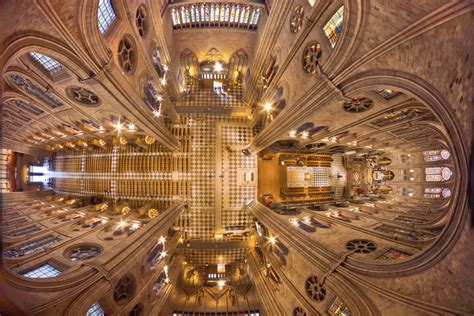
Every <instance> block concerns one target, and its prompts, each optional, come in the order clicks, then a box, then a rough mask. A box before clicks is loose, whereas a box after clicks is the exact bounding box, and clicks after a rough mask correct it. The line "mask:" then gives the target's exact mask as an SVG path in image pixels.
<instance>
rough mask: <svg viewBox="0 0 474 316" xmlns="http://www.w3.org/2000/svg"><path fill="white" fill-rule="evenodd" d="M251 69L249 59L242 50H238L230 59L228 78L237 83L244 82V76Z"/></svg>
mask: <svg viewBox="0 0 474 316" xmlns="http://www.w3.org/2000/svg"><path fill="white" fill-rule="evenodd" d="M248 67H249V58H248V55H247V53H246V52H245V50H243V49H242V48H240V49H238V50H236V51H235V52H234V53H233V54H232V55H231V56H230V58H229V75H228V78H229V79H230V80H231V81H235V82H240V83H243V82H244V76H245V73H246V72H247V69H248Z"/></svg>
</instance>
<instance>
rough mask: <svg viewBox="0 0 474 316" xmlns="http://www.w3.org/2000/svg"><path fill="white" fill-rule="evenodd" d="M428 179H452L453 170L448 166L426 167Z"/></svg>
mask: <svg viewBox="0 0 474 316" xmlns="http://www.w3.org/2000/svg"><path fill="white" fill-rule="evenodd" d="M425 174H426V181H428V182H438V181H448V180H449V179H451V176H452V175H453V172H452V171H451V169H449V168H448V167H434V168H433V167H428V168H425Z"/></svg>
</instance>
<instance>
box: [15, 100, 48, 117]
mask: <svg viewBox="0 0 474 316" xmlns="http://www.w3.org/2000/svg"><path fill="white" fill-rule="evenodd" d="M12 104H13V105H14V106H16V107H17V108H19V109H21V110H24V111H27V112H30V113H31V114H34V115H40V114H43V113H44V111H43V110H41V109H40V108H38V107H37V106H35V105H33V104H31V103H29V104H28V103H26V102H23V101H21V100H15V102H13V103H12Z"/></svg>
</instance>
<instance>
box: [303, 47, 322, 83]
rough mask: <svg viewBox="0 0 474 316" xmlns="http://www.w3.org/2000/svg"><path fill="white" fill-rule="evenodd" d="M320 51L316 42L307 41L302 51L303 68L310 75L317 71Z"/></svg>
mask: <svg viewBox="0 0 474 316" xmlns="http://www.w3.org/2000/svg"><path fill="white" fill-rule="evenodd" d="M321 55H322V51H321V44H320V43H318V42H312V43H309V44H308V45H307V46H306V48H305V50H304V52H303V69H304V71H306V72H307V73H308V74H310V75H315V74H316V73H317V72H318V71H319V66H320V59H321Z"/></svg>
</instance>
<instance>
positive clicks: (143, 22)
mask: <svg viewBox="0 0 474 316" xmlns="http://www.w3.org/2000/svg"><path fill="white" fill-rule="evenodd" d="M135 24H136V26H137V29H138V34H140V36H141V37H142V38H145V37H146V36H147V34H148V29H149V25H148V16H147V13H146V11H145V7H144V6H140V7H139V8H138V9H137V13H136V14H135Z"/></svg>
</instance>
